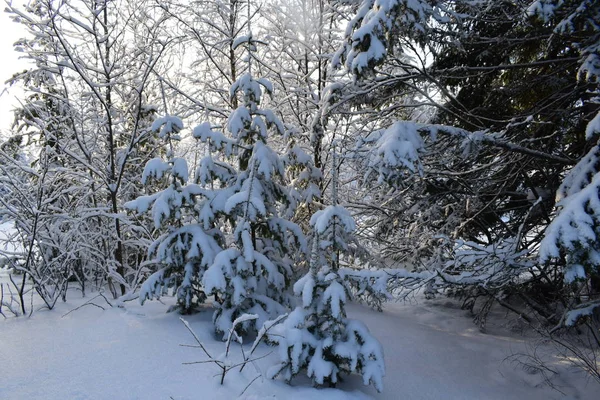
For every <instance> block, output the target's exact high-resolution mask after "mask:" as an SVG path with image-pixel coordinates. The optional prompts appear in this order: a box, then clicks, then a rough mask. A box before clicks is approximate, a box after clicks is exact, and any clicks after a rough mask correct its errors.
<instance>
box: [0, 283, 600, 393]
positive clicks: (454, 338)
mask: <svg viewBox="0 0 600 400" xmlns="http://www.w3.org/2000/svg"><path fill="white" fill-rule="evenodd" d="M0 274H6V272H5V271H0ZM0 278H2V280H3V281H5V279H4V278H6V276H4V277H0ZM93 296H95V294H92V295H89V296H88V298H86V299H77V298H76V297H77V295H76V294H75V293H71V300H70V301H69V303H66V304H63V303H61V304H59V305H58V306H57V308H56V309H55V310H53V311H46V310H40V311H36V312H35V313H34V314H33V316H32V317H31V318H8V319H6V320H0V338H1V339H0V355H1V360H0V374H1V376H2V380H1V384H0V399H7V400H20V399H46V400H54V399H56V400H59V399H60V400H63V399H81V400H83V399H111V400H119V399H123V400H130V399H144V400H153V399H157V400H158V399H166V400H168V399H170V398H173V399H176V400H183V399H203V400H204V399H208V400H210V399H245V400H259V399H260V400H262V399H285V400H298V399H307V400H317V399H327V400H336V399H340V400H342V399H343V400H346V399H370V398H372V399H380V400H384V399H386V400H388V399H389V400H392V399H393V400H397V399H415V400H416V399H478V400H482V399H498V400H505V399H528V400H535V399H540V400H542V399H543V400H547V399H562V398H568V399H590V400H591V399H595V398H597V397H596V395H597V393H598V390H599V389H600V388H599V387H598V385H597V384H595V383H594V382H593V381H591V380H586V379H585V377H584V376H583V374H581V373H578V372H575V371H574V370H573V369H571V367H569V366H568V365H566V364H565V363H561V362H559V360H557V359H555V360H554V361H553V365H552V367H553V368H555V369H556V370H557V371H559V375H558V376H555V377H554V378H553V383H554V384H556V385H558V387H559V388H560V390H562V391H563V392H564V393H565V394H566V397H563V395H562V394H561V393H559V392H557V391H555V390H553V389H551V388H550V387H548V386H546V385H544V384H543V377H542V376H541V375H539V374H536V373H532V372H529V373H527V372H525V371H523V370H522V369H521V368H519V367H518V366H517V365H516V364H514V363H511V362H510V361H507V360H506V357H508V356H510V355H511V354H515V353H518V352H527V351H528V349H529V348H528V345H530V344H532V343H533V342H532V341H531V340H529V339H526V338H524V337H521V336H519V335H518V334H515V333H509V331H508V330H507V329H504V328H500V327H496V328H493V329H492V328H490V331H492V333H490V334H483V333H480V332H479V331H478V329H477V328H476V327H475V326H474V325H473V324H472V322H471V320H470V318H469V317H468V316H467V315H466V314H465V312H464V311H461V310H460V309H459V308H458V307H457V306H456V305H455V304H454V303H451V302H449V301H446V300H438V301H437V303H428V302H425V301H419V303H417V304H404V303H388V305H387V306H386V308H385V310H384V312H383V313H377V312H374V311H372V310H371V309H369V308H366V307H364V306H361V305H353V304H350V305H348V314H349V317H351V318H356V319H359V320H362V321H363V322H364V323H365V324H366V325H367V326H368V327H369V329H370V331H371V333H372V334H373V335H374V336H375V337H377V338H378V339H379V341H381V343H382V345H383V348H384V350H385V362H386V376H385V378H384V381H383V385H384V391H383V393H380V394H378V393H376V391H375V389H374V388H372V387H370V386H369V387H367V386H363V385H362V379H361V377H359V376H352V377H349V378H346V379H345V380H344V382H342V383H340V384H339V385H338V388H337V389H329V388H328V389H315V388H312V387H310V386H309V382H308V379H306V378H302V377H300V376H298V377H296V378H295V379H294V380H293V381H292V386H288V385H287V384H285V383H284V382H283V381H281V380H275V381H272V380H269V379H267V378H264V379H263V378H258V379H257V380H256V381H255V382H254V383H253V384H252V385H251V386H250V387H249V388H248V389H247V390H246V392H245V393H244V394H243V395H242V396H240V393H241V392H242V391H243V390H244V388H245V387H246V385H247V384H248V383H249V382H250V381H251V380H252V379H254V377H256V376H257V375H258V373H259V371H260V372H262V373H263V374H264V375H265V376H266V371H267V369H268V368H269V367H270V366H271V365H273V364H275V363H276V361H277V352H276V351H273V350H276V349H274V348H271V347H268V346H266V345H264V344H261V345H260V346H259V347H258V349H257V350H256V352H255V353H254V354H255V355H257V356H263V355H266V354H268V353H269V352H272V351H273V353H272V354H270V355H269V356H268V357H266V358H263V359H261V360H259V361H257V362H256V367H255V366H252V365H248V366H247V367H246V368H245V369H244V371H243V372H242V373H240V372H238V370H237V369H236V370H234V371H231V372H230V373H229V374H228V375H227V376H226V378H225V384H224V385H223V386H221V385H219V377H217V376H215V375H217V374H218V372H219V370H218V368H217V367H216V366H215V365H214V364H211V363H207V364H193V365H183V364H182V363H183V362H193V361H203V360H206V356H205V355H204V354H203V353H202V351H201V350H199V349H197V348H189V347H182V346H180V344H191V345H193V344H195V343H194V339H193V338H192V337H191V335H190V334H189V332H188V331H187V330H186V329H185V327H184V326H183V324H182V323H181V322H180V321H179V315H178V314H176V313H169V314H167V313H165V310H166V306H165V305H163V304H160V303H159V302H148V303H146V305H145V306H143V307H142V306H140V305H139V304H138V303H137V302H129V303H127V304H126V305H125V307H126V308H125V309H123V308H116V307H115V308H108V307H107V309H106V310H105V311H103V310H101V309H99V308H97V307H94V306H85V307H82V308H80V309H78V310H75V311H73V312H71V313H70V314H68V315H66V316H64V317H61V316H63V315H64V314H65V313H67V312H69V311H71V310H73V309H74V308H75V307H76V306H78V305H81V304H82V303H84V302H85V301H88V300H90V299H91V298H93ZM163 300H165V301H166V302H167V303H169V301H170V299H168V298H163ZM93 302H94V303H96V304H98V305H101V306H104V307H106V306H107V305H106V303H105V302H104V300H102V299H101V298H97V299H95V300H94V301H93ZM211 316H212V310H209V309H207V310H204V311H202V312H200V313H199V314H196V315H192V316H186V320H188V322H189V324H190V326H191V328H192V329H193V330H194V331H195V332H196V334H197V335H198V337H199V339H200V340H201V341H202V342H203V344H204V345H205V346H206V348H207V349H208V351H209V352H211V354H212V355H213V356H215V357H216V356H218V355H219V354H221V353H223V352H224V344H223V343H222V342H220V341H217V340H215V338H214V336H213V334H212V324H211ZM250 345H251V341H248V344H247V346H248V347H247V348H246V350H247V351H248V350H249V348H250ZM236 346H237V345H236ZM529 350H530V349H529ZM538 350H541V353H542V354H543V353H548V352H549V351H550V350H549V349H548V348H545V347H541V348H539V349H538ZM230 357H231V359H232V362H235V361H236V360H237V359H236V358H235V357H239V348H236V347H235V346H233V345H232V350H231V354H230ZM551 362H552V360H551Z"/></svg>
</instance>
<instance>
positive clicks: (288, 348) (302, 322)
mask: <svg viewBox="0 0 600 400" xmlns="http://www.w3.org/2000/svg"><path fill="white" fill-rule="evenodd" d="M335 158H336V157H335V150H334V157H333V163H334V165H335V164H336V161H335ZM335 170H336V169H335V168H333V195H332V198H333V204H332V205H330V206H328V207H326V208H325V209H324V210H320V211H317V212H316V213H315V214H314V215H313V216H312V218H311V220H310V225H311V227H312V230H313V246H312V252H311V260H310V270H309V272H308V273H307V274H306V275H305V276H304V277H302V278H301V279H300V280H298V281H297V282H296V284H295V285H294V293H295V294H296V295H297V296H298V297H300V301H299V305H298V307H296V309H295V310H294V311H292V313H291V314H290V315H289V316H288V318H287V319H286V320H285V321H284V322H283V323H282V324H280V325H278V326H276V327H275V328H274V329H273V330H272V334H271V335H270V339H271V340H273V341H274V342H276V343H278V344H279V354H280V359H281V361H280V363H279V364H278V365H276V366H274V367H272V368H271V369H270V371H269V375H270V376H271V377H272V378H275V377H277V376H283V377H284V378H285V379H286V381H288V382H289V381H290V380H291V379H292V378H293V377H294V376H295V375H297V374H298V373H300V372H301V371H305V372H306V374H307V375H308V377H310V378H312V380H313V383H314V384H317V385H323V384H329V385H330V386H335V384H336V383H337V382H339V381H340V375H341V374H350V373H359V374H361V375H362V377H363V382H364V384H365V385H368V384H369V383H372V384H373V385H374V386H375V388H376V389H377V390H378V391H381V390H382V389H383V383H382V382H383V376H384V375H385V366H384V362H383V349H382V347H381V344H380V343H379V342H378V341H377V339H375V338H374V337H373V336H372V335H371V333H370V332H369V330H368V328H367V327H366V326H365V325H364V324H363V323H362V322H361V321H358V320H352V319H349V318H347V317H346V311H345V304H346V301H347V300H348V299H349V297H350V292H349V290H348V287H349V285H348V284H347V282H345V281H344V274H343V273H341V271H340V255H341V253H343V252H347V251H348V250H349V243H350V242H351V241H354V240H355V238H354V237H353V233H354V231H355V230H356V223H355V222H354V219H353V218H352V216H351V215H350V213H349V212H348V210H346V209H345V208H344V207H342V206H340V205H338V204H337V193H336V191H337V174H336V172H335Z"/></svg>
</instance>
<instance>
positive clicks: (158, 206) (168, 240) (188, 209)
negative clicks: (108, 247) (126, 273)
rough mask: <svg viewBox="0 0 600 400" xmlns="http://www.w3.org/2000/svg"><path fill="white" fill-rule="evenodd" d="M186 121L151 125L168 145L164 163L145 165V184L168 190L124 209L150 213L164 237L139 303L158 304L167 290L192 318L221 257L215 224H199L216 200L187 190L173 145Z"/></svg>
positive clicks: (153, 249) (194, 188)
mask: <svg viewBox="0 0 600 400" xmlns="http://www.w3.org/2000/svg"><path fill="white" fill-rule="evenodd" d="M182 128H183V123H182V121H181V120H180V119H179V118H177V117H174V116H170V115H166V116H165V117H161V118H158V119H157V120H156V121H155V122H154V124H153V125H152V129H153V130H154V131H159V137H160V138H162V139H163V140H165V142H167V144H168V151H167V153H166V160H163V159H161V158H153V159H152V160H150V161H148V162H147V163H146V166H145V168H144V173H143V176H142V183H143V184H145V185H147V184H149V183H150V181H151V179H153V180H157V181H159V182H165V183H167V182H168V187H167V188H165V189H163V190H160V191H158V192H156V193H154V194H151V195H148V196H141V197H139V198H138V199H136V200H133V201H131V202H128V203H126V204H125V206H126V207H127V208H128V209H131V210H135V211H137V212H138V213H144V212H147V211H148V210H150V207H152V210H151V213H152V218H153V220H154V227H155V228H156V229H161V228H163V229H164V230H165V233H163V234H162V235H161V236H160V237H159V238H158V239H157V240H156V241H155V242H154V243H153V244H152V245H151V246H150V248H149V251H148V253H149V258H150V260H151V262H152V263H154V264H157V265H159V266H160V268H159V269H158V270H157V271H156V272H154V273H153V274H152V275H151V276H150V277H149V278H148V279H146V281H145V282H144V284H143V285H142V288H141V290H140V302H141V303H142V304H143V303H144V302H145V301H146V300H148V299H150V300H152V299H154V298H159V297H160V296H161V295H162V294H164V293H165V292H166V291H167V290H168V289H169V288H173V289H174V291H175V295H176V297H177V308H178V309H179V311H180V312H182V313H188V312H191V311H192V310H193V309H194V307H196V306H197V305H198V303H200V302H203V301H204V300H205V298H206V296H205V294H204V292H203V291H202V288H201V279H202V275H203V273H204V271H205V269H206V268H207V267H208V266H209V265H211V264H212V263H213V260H214V258H215V256H216V254H217V253H219V252H220V251H221V246H220V244H219V242H220V231H219V230H217V229H211V228H213V227H214V224H213V218H205V219H204V221H202V222H200V221H199V219H198V215H197V214H198V213H197V211H196V210H197V207H198V208H201V207H202V206H203V205H205V204H206V202H208V201H210V200H211V199H212V198H213V194H214V193H213V192H211V191H210V190H204V189H203V188H201V187H200V186H198V185H196V184H193V183H192V184H188V179H189V176H188V166H187V162H186V160H185V159H184V158H181V157H176V156H175V153H174V148H173V142H177V141H179V140H180V137H179V135H178V132H179V131H180V130H181V129H182Z"/></svg>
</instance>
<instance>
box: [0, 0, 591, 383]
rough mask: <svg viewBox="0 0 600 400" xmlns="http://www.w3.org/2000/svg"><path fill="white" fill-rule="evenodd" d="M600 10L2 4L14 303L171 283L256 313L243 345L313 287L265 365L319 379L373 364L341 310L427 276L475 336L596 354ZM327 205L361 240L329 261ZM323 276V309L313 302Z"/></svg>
mask: <svg viewBox="0 0 600 400" xmlns="http://www.w3.org/2000/svg"><path fill="white" fill-rule="evenodd" d="M596 3H597V2H594V1H591V0H589V1H588V0H579V1H558V0H556V1H555V0H538V1H531V0H518V1H492V0H489V1H478V2H473V1H462V0H460V1H426V0H411V1H407V0H361V1H358V0H356V1H355V0H353V1H346V0H344V1H333V0H332V1H325V0H293V1H274V2H269V4H264V5H262V6H261V7H259V6H258V5H257V4H254V3H253V2H252V1H250V2H248V1H239V0H229V1H224V2H220V1H219V2H217V1H203V0H200V1H195V2H192V3H189V2H178V1H168V2H160V3H154V2H142V3H136V4H135V5H134V4H133V3H130V2H128V1H125V0H122V1H120V2H94V3H90V4H88V3H87V2H83V1H61V2H57V1H52V0H38V1H35V2H33V3H31V4H30V5H29V6H28V7H27V8H26V9H25V10H19V9H17V8H10V12H12V14H13V16H14V18H15V19H16V20H18V21H19V22H20V23H22V24H24V25H25V26H26V28H27V29H28V30H29V33H30V36H29V37H28V38H24V39H22V40H20V41H19V42H18V43H17V47H18V48H19V49H20V50H21V51H22V52H23V53H24V54H25V55H26V57H28V58H29V59H31V60H32V61H33V64H32V67H31V68H30V69H28V70H27V71H24V72H22V73H19V74H16V75H15V77H14V81H15V82H21V84H23V85H24V87H25V88H26V91H27V97H26V98H25V99H24V101H23V106H22V107H20V108H19V109H18V110H17V112H16V120H15V121H16V122H15V125H14V128H13V133H14V136H13V137H11V138H9V139H8V140H6V141H5V142H3V143H2V145H1V147H0V159H1V160H2V163H0V185H1V186H0V193H2V194H3V195H2V198H1V199H0V215H2V216H3V217H4V218H5V219H7V220H10V221H13V222H14V223H15V226H16V228H17V236H18V237H15V240H18V241H19V242H20V243H21V247H20V248H21V249H22V251H20V252H17V253H18V254H6V255H5V258H6V259H8V260H10V263H12V266H13V267H15V268H16V269H17V270H19V271H21V272H22V273H23V276H22V280H21V281H20V282H21V283H20V284H17V283H16V282H15V288H17V297H20V298H21V303H20V304H21V305H22V309H21V312H22V313H25V306H24V303H23V301H22V300H23V295H24V292H25V290H26V284H25V283H26V279H31V280H32V281H33V282H34V285H33V287H34V288H35V290H36V291H37V292H38V293H39V294H40V295H41V296H42V297H43V298H44V299H45V301H46V303H47V305H48V306H49V307H52V304H53V302H55V301H56V300H57V299H58V298H59V297H60V296H61V295H63V296H64V294H65V293H66V288H67V286H68V282H69V280H71V281H72V280H76V281H78V282H79V284H80V287H81V289H82V290H84V289H85V288H86V285H88V284H90V283H94V285H95V286H96V287H98V288H101V287H104V286H105V285H107V287H108V288H109V289H110V290H111V291H112V293H113V295H114V297H121V299H122V300H127V299H131V298H134V297H136V293H141V300H142V301H144V300H147V299H153V298H156V297H159V296H160V295H163V294H164V293H167V292H169V291H172V292H171V293H173V294H174V295H176V296H177V299H178V308H179V309H180V310H181V311H184V312H190V311H192V310H193V309H194V307H195V306H196V305H197V304H198V303H200V302H202V301H204V300H205V299H206V296H207V295H211V294H212V295H214V296H215V299H216V306H217V311H216V314H215V323H216V328H217V330H218V331H227V330H228V329H229V327H230V326H231V325H232V324H233V323H234V320H235V319H237V318H238V317H240V316H242V315H243V314H245V313H249V312H250V313H254V314H257V315H258V317H256V318H249V319H245V320H244V323H240V325H239V326H238V328H240V327H241V328H240V329H241V330H244V331H251V330H258V329H260V325H261V323H262V322H264V320H266V319H267V318H270V317H274V316H275V314H281V313H283V312H285V310H286V309H288V310H289V309H294V307H295V306H296V305H295V304H294V296H293V294H292V291H291V290H289V289H291V288H292V287H294V285H293V282H295V281H296V280H297V279H298V278H300V277H303V278H301V280H300V281H298V282H302V283H298V284H297V285H296V286H295V289H296V294H297V295H300V296H302V299H296V302H298V304H297V307H296V308H295V310H296V311H294V312H293V314H292V316H293V317H294V318H292V319H290V320H288V321H287V322H285V323H284V325H281V326H280V329H279V331H280V333H281V334H282V335H290V332H297V331H303V332H305V333H306V332H308V333H309V335H308V336H307V337H310V340H307V341H305V342H303V343H296V342H287V341H286V340H287V339H286V340H284V339H281V340H280V347H281V348H282V349H283V350H282V364H281V365H280V370H279V373H281V374H283V375H285V376H286V378H288V379H290V378H291V377H292V376H293V375H295V374H296V373H298V371H300V370H307V372H308V373H309V375H310V374H311V372H310V371H313V374H312V375H311V376H312V377H313V379H314V380H315V382H316V383H319V384H320V383H323V382H329V383H332V384H333V383H335V382H336V381H337V379H338V378H337V371H347V372H348V371H355V372H361V373H364V372H365V370H364V368H363V367H364V365H363V366H358V367H357V365H354V364H351V362H350V361H348V360H347V359H344V357H342V356H340V355H339V354H337V353H336V352H335V351H333V350H332V349H334V347H331V346H333V345H331V343H340V342H344V343H345V342H346V341H350V339H348V337H347V336H345V335H349V334H347V332H346V331H347V329H350V328H348V327H349V326H350V325H352V326H354V327H355V328H356V327H357V326H358V325H356V324H354V325H353V323H350V322H349V320H347V319H346V317H345V315H344V313H343V303H344V302H345V299H346V297H345V296H351V295H353V296H355V298H365V299H367V300H368V301H369V302H371V304H374V305H380V304H381V301H382V300H384V299H385V298H386V297H387V296H388V292H387V290H391V291H392V292H393V293H395V294H396V295H399V296H403V295H406V294H407V293H412V292H413V291H414V290H416V289H419V288H422V287H423V286H425V285H426V289H425V291H426V294H427V295H436V294H449V295H460V296H461V297H462V298H463V299H464V300H465V305H466V306H467V307H470V308H471V309H473V310H474V311H476V312H477V313H476V314H477V321H478V322H479V323H480V325H481V326H482V327H483V326H484V324H485V317H486V315H487V312H488V311H489V310H490V309H491V307H492V306H493V305H494V304H500V305H502V306H504V307H506V308H507V309H509V310H511V311H512V312H514V313H515V315H517V316H518V317H519V318H521V319H522V320H524V321H527V322H529V323H531V324H532V325H533V326H534V327H535V328H536V329H540V330H543V331H546V332H552V334H554V333H555V332H559V331H562V327H565V326H572V325H579V326H580V327H581V329H582V330H583V331H584V333H585V335H586V338H587V339H589V340H588V347H586V348H588V349H589V348H590V344H591V347H592V354H594V353H593V351H597V349H598V347H599V345H600V339H599V338H598V336H597V327H598V309H599V307H598V305H599V304H600V271H599V265H600V253H598V248H599V246H598V244H599V241H598V234H600V228H599V226H600V198H599V189H598V188H599V186H598V185H600V178H598V176H600V175H598V172H599V169H600V161H599V160H600V151H599V150H598V134H599V133H600V114H599V111H600V96H599V93H598V92H599V86H598V85H599V82H600V46H599V45H598V43H599V41H600V33H599V32H600V6H599V5H598V4H596ZM344 27H345V29H344ZM256 76H260V78H256ZM267 94H268V95H269V96H266V95H267ZM158 115H160V116H161V117H160V118H158V119H157V116H158ZM174 115H177V117H175V116H174ZM207 121H210V122H207ZM201 122H202V124H200V123H201ZM184 126H189V127H196V128H194V129H188V128H184ZM334 143H335V146H333V144H334ZM336 146H338V148H339V149H341V154H340V157H338V158H336V159H335V160H332V159H331V157H332V149H333V148H334V147H336ZM144 165H145V166H146V167H145V168H143V167H144ZM336 177H339V179H337V178H336ZM140 196H142V197H140ZM134 199H137V200H134ZM126 202H129V203H127V204H128V207H127V208H128V210H129V214H127V213H126V209H125V208H124V204H125V203H126ZM338 203H339V205H340V206H341V205H343V206H344V207H345V208H343V210H349V212H350V213H351V214H352V216H353V219H354V221H356V226H354V225H353V226H352V229H350V228H348V229H347V230H346V231H343V232H338V233H339V235H338V236H340V235H341V236H344V235H347V234H350V233H353V234H356V237H357V238H358V239H360V244H358V242H353V243H355V245H353V246H354V247H353V248H352V250H353V251H341V254H342V256H341V258H339V257H338V258H335V259H331V258H330V257H329V256H327V252H328V251H332V250H331V249H332V248H336V243H337V242H336V240H337V239H336V237H337V236H336V235H337V234H331V235H333V236H331V237H330V238H329V239H327V240H324V239H323V235H325V230H326V229H325V226H326V225H327V224H330V225H332V226H338V227H339V226H341V225H336V224H339V223H340V222H341V221H345V220H347V219H346V214H345V213H346V211H344V212H343V213H342V212H341V211H340V214H339V215H338V214H335V213H333V214H331V215H330V217H331V219H328V220H327V221H329V222H327V223H325V222H323V224H322V226H321V225H319V224H317V222H316V221H317V219H318V218H317V216H318V215H321V216H322V215H323V214H319V213H323V212H325V213H327V210H330V211H331V208H330V207H334V208H335V207H338ZM331 204H333V206H331ZM327 206H329V207H328V208H326V207H327ZM150 209H152V210H151V213H148V214H151V217H152V218H150V217H149V216H148V215H147V213H145V212H146V211H150ZM340 209H342V208H341V207H340ZM132 211H135V212H132ZM138 212H139V213H138ZM334 214H335V215H334ZM342 214H343V215H342ZM313 215H314V216H313ZM328 215H329V214H328ZM311 216H313V217H312V218H311ZM317 225H318V226H317ZM319 226H320V227H321V228H323V229H320V228H319ZM327 226H329V225H327ZM348 226H349V225H347V227H348ZM329 234H330V233H328V235H329ZM320 235H321V236H320ZM311 241H312V243H316V244H315V245H314V246H316V247H314V250H313V251H312V253H313V254H312V256H313V258H314V260H313V262H312V263H311V261H310V255H311V252H310V251H309V248H310V245H309V243H311ZM151 243H154V244H152V245H151ZM342 247H343V246H342ZM148 248H149V252H146V250H147V249H148ZM334 251H335V252H338V253H335V254H339V252H340V250H339V249H337V250H334ZM345 253H347V254H345ZM369 254H370V255H369ZM317 255H319V257H321V258H320V259H319V260H320V261H319V262H316V261H315V260H316V258H318V257H317ZM315 257H316V258H315ZM348 267H353V268H356V267H360V268H359V270H356V269H352V268H348ZM390 267H392V268H390ZM399 267H401V268H399ZM144 282H145V283H144ZM336 284H337V285H339V286H340V287H342V286H343V290H337V289H336V290H335V293H336V296H337V297H336V299H337V300H336V301H337V303H338V304H337V305H335V304H334V303H332V300H331V299H332V297H331V296H329V295H327V294H326V293H330V292H332V291H333V289H331V290H330V288H331V287H333V286H335V287H337V286H336ZM142 285H143V286H142ZM307 285H308V286H307ZM140 286H141V291H139V289H140ZM307 287H308V289H307ZM309 289H310V290H309ZM328 290H330V292H328ZM308 291H311V293H308ZM340 310H341V311H340ZM328 319H332V320H333V321H334V323H332V325H331V326H329V325H328V326H322V325H327V324H324V323H323V321H325V320H328ZM257 324H258V325H257ZM285 324H287V325H285ZM357 329H358V328H357ZM359 330H360V331H361V332H359V333H356V334H358V335H359V336H361V335H362V336H364V337H367V336H368V332H366V333H365V331H364V330H362V327H360V329H359ZM333 331H335V332H334V333H331V332H333ZM356 332H358V331H356ZM552 337H554V336H552ZM328 338H329V339H331V340H330V342H329V343H330V346H329V348H324V347H323V343H324V342H323V341H327V340H329V339H328ZM587 339H586V340H587ZM286 346H287V348H288V349H293V348H296V349H301V350H298V351H301V353H298V354H296V355H295V356H293V357H292V356H291V355H289V356H287V357H286V356H285V354H284V353H285V351H286V350H285V349H286ZM294 346H296V347H294ZM320 346H321V347H320ZM373 348H376V346H374V347H373ZM593 349H596V350H593ZM376 350H377V349H376ZM375 353H377V351H375ZM375 353H373V354H371V356H372V357H374V359H378V357H379V353H377V354H375ZM315 354H318V355H321V356H323V357H321V358H319V357H315ZM357 354H358V353H357ZM311 360H324V362H325V364H327V365H328V368H329V369H327V371H328V373H321V374H315V372H314V370H311V367H310V365H311V362H312V361H311ZM332 363H333V364H332ZM359 367H360V368H359ZM361 368H363V369H361ZM373 368H374V369H377V368H379V367H373ZM588 369H590V368H588ZM327 371H326V372H327ZM590 371H593V368H591V369H590ZM381 372H382V371H381ZM592 373H593V372H592ZM596 374H597V368H596ZM368 381H369V379H366V382H368ZM372 381H373V382H374V383H375V384H376V385H377V386H379V384H378V383H377V380H376V379H374V380H372Z"/></svg>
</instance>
